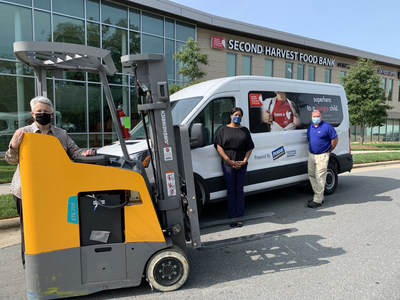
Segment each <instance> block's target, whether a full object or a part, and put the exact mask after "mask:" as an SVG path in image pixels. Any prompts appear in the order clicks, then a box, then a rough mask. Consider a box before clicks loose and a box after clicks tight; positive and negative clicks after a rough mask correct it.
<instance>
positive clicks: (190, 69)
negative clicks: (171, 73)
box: [173, 37, 208, 83]
mask: <svg viewBox="0 0 400 300" xmlns="http://www.w3.org/2000/svg"><path fill="white" fill-rule="evenodd" d="M200 51H201V48H200V47H199V46H198V45H197V42H196V41H194V40H193V38H191V37H190V38H189V39H188V40H187V42H186V43H185V45H184V47H183V49H180V50H178V52H176V53H175V54H174V55H173V58H175V59H177V61H178V63H180V65H181V66H180V68H179V70H178V74H182V75H183V76H187V77H188V78H189V83H192V82H193V81H196V80H199V79H201V78H203V77H204V76H205V75H206V73H205V72H202V71H201V70H200V67H199V64H203V65H208V54H207V53H201V52H200Z"/></svg>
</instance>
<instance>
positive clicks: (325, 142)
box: [307, 110, 339, 208]
mask: <svg viewBox="0 0 400 300" xmlns="http://www.w3.org/2000/svg"><path fill="white" fill-rule="evenodd" d="M311 117H312V124H311V125H310V126H309V127H308V129H307V139H308V142H309V146H308V150H309V154H308V178H309V180H310V183H311V186H312V189H313V191H314V197H313V199H312V200H310V201H308V203H307V206H308V207H311V208H316V207H319V206H321V204H322V201H323V200H324V190H325V181H326V172H327V170H328V162H329V156H330V154H331V152H332V151H333V149H335V147H336V145H337V143H338V140H339V138H338V135H337V133H336V130H335V128H333V126H332V125H331V124H329V123H326V122H324V121H322V116H321V112H320V111H318V110H314V111H313V112H312V115H311Z"/></svg>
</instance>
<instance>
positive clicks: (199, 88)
mask: <svg viewBox="0 0 400 300" xmlns="http://www.w3.org/2000/svg"><path fill="white" fill-rule="evenodd" d="M247 80H251V81H254V80H258V81H265V82H282V83H283V82H287V83H292V84H293V83H296V84H301V85H308V84H310V85H314V86H330V87H339V88H343V87H342V86H341V85H339V84H331V83H322V82H315V81H306V80H295V79H287V78H279V77H267V76H251V75H247V76H231V77H223V78H218V79H212V80H207V81H203V82H200V83H197V84H194V85H191V86H188V87H186V88H184V89H182V90H180V91H178V92H176V93H174V94H172V95H171V97H170V100H171V101H175V100H177V99H183V98H189V97H190V98H192V97H203V96H206V95H207V94H209V93H211V94H212V93H215V91H216V90H217V89H219V88H220V87H221V86H223V85H228V86H229V88H230V90H239V89H240V85H239V82H243V81H247Z"/></svg>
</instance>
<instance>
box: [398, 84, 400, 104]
mask: <svg viewBox="0 0 400 300" xmlns="http://www.w3.org/2000/svg"><path fill="white" fill-rule="evenodd" d="M397 101H399V102H400V83H399V94H398V96H397Z"/></svg>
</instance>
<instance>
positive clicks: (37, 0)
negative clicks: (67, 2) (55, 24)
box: [33, 0, 50, 10]
mask: <svg viewBox="0 0 400 300" xmlns="http://www.w3.org/2000/svg"><path fill="white" fill-rule="evenodd" d="M33 5H34V7H36V8H42V9H47V10H50V0H34V1H33Z"/></svg>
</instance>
